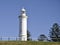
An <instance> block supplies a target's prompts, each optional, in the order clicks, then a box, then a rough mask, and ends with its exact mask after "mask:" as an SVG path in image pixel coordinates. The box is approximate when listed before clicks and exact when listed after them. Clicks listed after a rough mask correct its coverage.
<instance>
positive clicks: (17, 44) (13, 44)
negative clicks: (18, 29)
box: [0, 41, 60, 45]
mask: <svg viewBox="0 0 60 45" xmlns="http://www.w3.org/2000/svg"><path fill="white" fill-rule="evenodd" d="M0 45H60V42H40V41H25V42H22V41H0Z"/></svg>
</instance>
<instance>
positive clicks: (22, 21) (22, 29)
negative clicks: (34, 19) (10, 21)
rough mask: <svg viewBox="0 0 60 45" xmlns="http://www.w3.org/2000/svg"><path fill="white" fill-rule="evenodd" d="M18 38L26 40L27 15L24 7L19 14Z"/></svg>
mask: <svg viewBox="0 0 60 45" xmlns="http://www.w3.org/2000/svg"><path fill="white" fill-rule="evenodd" d="M19 40H21V41H27V15H26V10H25V9H24V8H22V9H21V15H19Z"/></svg>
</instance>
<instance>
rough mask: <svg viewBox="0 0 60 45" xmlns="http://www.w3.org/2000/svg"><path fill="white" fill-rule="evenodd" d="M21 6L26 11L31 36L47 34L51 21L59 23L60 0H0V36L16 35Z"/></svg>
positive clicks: (36, 36)
mask: <svg viewBox="0 0 60 45" xmlns="http://www.w3.org/2000/svg"><path fill="white" fill-rule="evenodd" d="M22 7H25V9H26V11H27V16H28V30H29V31H30V33H31V37H32V38H38V36H39V35H40V34H45V35H46V36H49V30H50V28H51V26H52V25H53V23H58V24H59V25H60V0H0V36H3V37H9V36H13V37H18V34H19V19H18V16H19V15H20V14H21V9H22Z"/></svg>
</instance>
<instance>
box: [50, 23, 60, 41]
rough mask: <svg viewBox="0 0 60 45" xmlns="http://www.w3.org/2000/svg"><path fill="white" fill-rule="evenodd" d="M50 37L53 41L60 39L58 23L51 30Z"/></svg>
mask: <svg viewBox="0 0 60 45" xmlns="http://www.w3.org/2000/svg"><path fill="white" fill-rule="evenodd" d="M50 38H51V40H52V41H55V42H57V41H60V26H59V25H58V24H57V23H54V24H53V26H52V28H51V30H50Z"/></svg>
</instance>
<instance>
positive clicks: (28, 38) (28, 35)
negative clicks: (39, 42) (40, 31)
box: [27, 30, 32, 41]
mask: <svg viewBox="0 0 60 45" xmlns="http://www.w3.org/2000/svg"><path fill="white" fill-rule="evenodd" d="M30 36H31V35H30V32H29V31H28V30H27V40H28V41H30V40H32V39H31V38H30Z"/></svg>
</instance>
